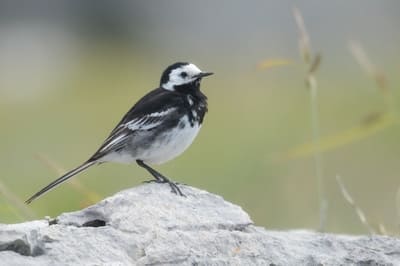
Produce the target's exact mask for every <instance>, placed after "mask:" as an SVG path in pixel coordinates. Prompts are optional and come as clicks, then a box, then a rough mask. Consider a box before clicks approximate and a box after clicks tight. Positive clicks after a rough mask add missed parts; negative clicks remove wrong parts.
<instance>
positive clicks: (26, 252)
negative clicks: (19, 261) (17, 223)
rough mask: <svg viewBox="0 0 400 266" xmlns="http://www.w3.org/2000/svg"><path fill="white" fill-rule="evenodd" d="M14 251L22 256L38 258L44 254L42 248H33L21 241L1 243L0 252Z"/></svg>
mask: <svg viewBox="0 0 400 266" xmlns="http://www.w3.org/2000/svg"><path fill="white" fill-rule="evenodd" d="M6 250H8V251H14V252H16V253H18V254H20V255H22V256H32V257H36V256H40V255H42V254H44V251H43V249H42V248H40V247H38V246H34V247H33V248H32V247H31V246H30V245H29V244H28V243H26V242H25V241H23V240H22V239H16V240H14V241H12V242H9V243H3V244H1V245H0V251H6Z"/></svg>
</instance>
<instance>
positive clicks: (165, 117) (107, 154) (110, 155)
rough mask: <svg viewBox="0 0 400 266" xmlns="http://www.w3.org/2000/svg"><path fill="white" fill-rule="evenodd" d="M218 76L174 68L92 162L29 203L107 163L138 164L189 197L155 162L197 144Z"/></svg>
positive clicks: (180, 64) (190, 67) (186, 67)
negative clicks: (205, 85)
mask: <svg viewBox="0 0 400 266" xmlns="http://www.w3.org/2000/svg"><path fill="white" fill-rule="evenodd" d="M212 74H213V73H212V72H203V71H201V70H200V69H199V68H198V67H197V66H196V65H195V64H193V63H189V62H177V63H174V64H172V65H170V66H168V67H167V68H166V69H165V70H164V72H163V73H162V75H161V79H160V85H159V87H158V88H156V89H153V90H151V91H150V92H148V93H147V94H146V95H144V96H143V97H142V98H141V99H140V100H139V101H137V102H136V104H134V105H133V107H132V108H131V109H130V110H129V111H128V112H127V113H126V114H125V115H124V116H123V118H122V119H121V121H120V122H119V123H118V124H117V125H116V127H115V128H114V129H113V130H112V131H111V133H110V134H109V136H108V137H107V138H106V140H105V141H104V142H103V143H102V145H101V146H100V148H99V149H98V150H97V151H96V152H95V153H94V154H93V155H92V156H91V157H89V159H88V160H87V161H85V162H84V163H82V164H81V165H79V166H78V167H76V168H74V169H72V170H70V171H69V172H67V173H65V174H64V175H62V176H61V177H59V178H57V179H56V180H54V181H53V182H51V183H50V184H48V185H47V186H45V187H44V188H43V189H41V190H40V191H38V192H37V193H35V194H34V195H33V196H31V197H30V198H29V199H28V200H26V201H25V203H27V204H29V203H31V202H32V201H34V200H35V199H37V198H38V197H40V196H42V195H43V194H44V193H46V192H48V191H49V190H51V189H53V188H54V187H56V186H58V185H60V184H61V183H63V182H65V181H66V180H68V179H69V178H71V177H73V176H75V175H77V174H79V173H80V172H82V171H84V170H86V169H88V168H89V167H91V166H94V165H98V164H102V163H106V162H115V163H123V164H131V163H136V164H137V165H138V166H140V167H142V168H144V169H146V170H147V171H148V172H149V173H150V174H151V175H152V176H153V178H154V179H152V180H149V181H146V182H156V183H166V184H169V186H170V188H171V191H172V192H173V193H175V194H177V195H180V196H185V195H184V194H183V193H182V191H181V189H180V188H179V186H178V183H175V182H173V181H171V179H169V178H167V177H166V176H164V175H162V174H161V173H160V172H158V171H156V170H155V169H153V168H152V167H151V166H150V165H149V164H156V165H159V164H163V163H165V162H167V161H170V160H172V159H174V158H175V157H177V156H178V155H180V154H182V153H183V152H184V151H185V150H186V149H187V148H188V147H189V146H190V145H191V143H192V142H193V140H194V139H195V137H196V136H197V134H198V132H199V130H200V128H201V126H202V124H203V119H204V116H205V114H206V113H207V111H208V107H207V97H206V95H205V94H204V93H202V92H201V91H200V83H201V81H202V79H203V78H204V77H207V76H210V75H212Z"/></svg>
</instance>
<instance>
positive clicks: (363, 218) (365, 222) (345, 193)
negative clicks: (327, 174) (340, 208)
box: [336, 175, 376, 234]
mask: <svg viewBox="0 0 400 266" xmlns="http://www.w3.org/2000/svg"><path fill="white" fill-rule="evenodd" d="M336 181H337V183H338V185H339V188H340V190H341V192H342V195H343V197H344V199H345V200H346V201H347V202H348V203H349V204H350V206H351V207H352V208H353V209H354V212H355V213H356V215H357V216H358V218H359V219H360V221H361V223H362V224H363V225H364V226H365V228H366V229H367V230H368V232H369V233H370V234H375V233H376V232H375V230H374V229H373V228H372V227H371V226H370V224H369V223H368V220H367V218H366V216H365V214H364V212H363V211H362V210H361V208H360V207H359V206H358V205H357V204H356V203H355V201H354V200H353V197H352V196H351V195H350V193H349V192H348V190H347V189H346V187H345V185H344V183H343V181H342V178H341V177H340V176H339V175H337V176H336Z"/></svg>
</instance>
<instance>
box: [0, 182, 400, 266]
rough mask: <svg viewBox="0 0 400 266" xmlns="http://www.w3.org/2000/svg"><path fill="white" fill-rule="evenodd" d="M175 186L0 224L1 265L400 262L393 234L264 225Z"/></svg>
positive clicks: (202, 194)
mask: <svg viewBox="0 0 400 266" xmlns="http://www.w3.org/2000/svg"><path fill="white" fill-rule="evenodd" d="M182 191H183V192H184V193H185V195H186V197H180V196H177V195H175V194H173V193H171V191H170V188H169V186H167V185H162V184H146V185H142V186H139V187H136V188H132V189H128V190H125V191H122V192H119V193H117V194H116V195H114V196H112V197H109V198H107V199H104V200H103V201H101V202H99V203H98V204H96V205H93V206H90V207H88V208H86V209H84V210H81V211H77V212H72V213H64V214H62V215H60V216H59V217H57V218H56V220H55V222H53V223H52V224H51V225H49V222H48V221H46V220H41V221H32V222H26V223H21V224H13V225H0V265H13V266H14V265H24V266H25V265H28V266H29V265H400V240H399V239H396V238H391V237H384V236H345V235H333V234H321V233H316V232H311V231H282V232H277V231H266V230H265V229H263V228H261V227H256V226H254V225H253V224H252V221H251V219H250V217H249V216H248V215H247V213H245V212H244V211H243V210H242V209H241V208H240V207H238V206H236V205H233V204H231V203H229V202H226V201H224V200H223V199H222V198H221V197H219V196H216V195H213V194H210V193H208V192H205V191H202V190H199V189H195V188H192V187H188V186H182ZM42 200H44V199H42Z"/></svg>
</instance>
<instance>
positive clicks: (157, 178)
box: [136, 160, 185, 196]
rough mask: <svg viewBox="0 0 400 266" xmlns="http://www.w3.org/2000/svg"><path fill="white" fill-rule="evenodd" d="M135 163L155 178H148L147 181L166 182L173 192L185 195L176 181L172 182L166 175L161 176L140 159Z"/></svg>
mask: <svg viewBox="0 0 400 266" xmlns="http://www.w3.org/2000/svg"><path fill="white" fill-rule="evenodd" d="M136 163H137V164H138V165H139V166H140V167H143V168H144V169H146V170H147V171H148V172H149V173H150V174H151V175H152V176H153V177H154V178H155V179H154V180H150V181H147V182H156V183H168V184H169V186H170V187H171V190H172V192H173V193H175V194H178V195H180V196H185V195H184V194H183V193H182V191H181V190H180V189H179V187H178V186H177V184H176V183H174V182H172V181H171V180H169V179H168V178H167V177H165V176H163V175H162V174H160V173H159V172H157V171H156V170H154V169H153V168H151V167H150V166H148V165H147V164H145V163H144V162H143V161H142V160H136Z"/></svg>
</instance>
